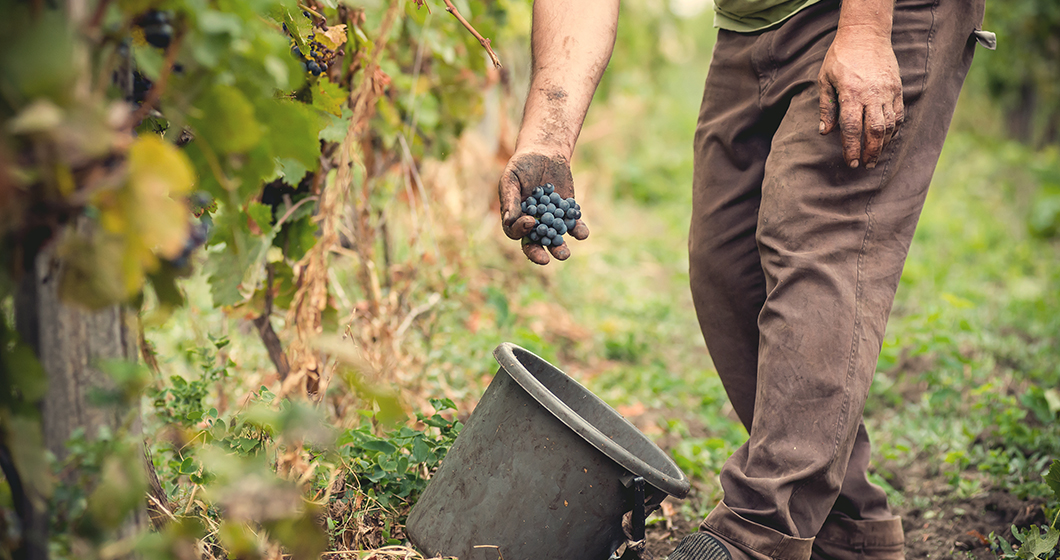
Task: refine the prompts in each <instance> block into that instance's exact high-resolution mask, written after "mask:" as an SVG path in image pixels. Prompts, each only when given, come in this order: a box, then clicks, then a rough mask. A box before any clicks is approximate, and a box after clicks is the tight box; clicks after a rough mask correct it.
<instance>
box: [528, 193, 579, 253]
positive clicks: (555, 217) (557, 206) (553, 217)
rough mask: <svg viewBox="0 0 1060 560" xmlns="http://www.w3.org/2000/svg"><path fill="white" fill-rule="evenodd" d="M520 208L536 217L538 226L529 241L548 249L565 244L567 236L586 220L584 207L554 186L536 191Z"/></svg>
mask: <svg viewBox="0 0 1060 560" xmlns="http://www.w3.org/2000/svg"><path fill="white" fill-rule="evenodd" d="M519 208H520V210H522V211H523V214H526V215H528V216H533V217H534V227H533V228H531V229H530V233H528V234H527V235H526V236H525V238H526V239H529V241H530V243H536V244H538V245H542V246H544V247H549V246H554V247H558V246H560V245H563V244H564V243H565V241H564V239H563V236H564V235H565V234H566V233H567V232H568V231H570V230H572V229H574V224H575V223H577V221H578V220H579V219H581V217H582V207H581V206H580V205H579V204H578V203H577V202H575V201H574V197H573V196H572V197H570V198H563V197H562V196H560V195H559V193H557V192H556V187H555V185H553V184H552V183H546V184H544V185H543V186H540V187H537V188H535V189H534V190H533V192H531V193H530V196H528V197H526V199H525V200H523V202H522V204H521V205H520V207H519Z"/></svg>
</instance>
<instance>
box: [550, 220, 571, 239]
mask: <svg viewBox="0 0 1060 560" xmlns="http://www.w3.org/2000/svg"><path fill="white" fill-rule="evenodd" d="M552 227H554V228H556V233H558V234H560V235H563V234H564V233H567V225H566V224H564V223H563V222H561V221H559V220H556V223H555V224H553V225H552Z"/></svg>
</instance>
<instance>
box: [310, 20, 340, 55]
mask: <svg viewBox="0 0 1060 560" xmlns="http://www.w3.org/2000/svg"><path fill="white" fill-rule="evenodd" d="M316 40H317V41H318V42H319V43H320V44H321V45H324V47H325V48H328V49H331V50H333V51H335V50H338V48H339V47H341V46H342V45H344V44H346V25H345V24H343V25H335V26H332V27H329V28H328V29H327V31H323V32H320V31H317V33H316Z"/></svg>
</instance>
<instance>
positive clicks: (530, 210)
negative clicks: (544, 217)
mask: <svg viewBox="0 0 1060 560" xmlns="http://www.w3.org/2000/svg"><path fill="white" fill-rule="evenodd" d="M525 212H526V213H527V214H529V215H531V216H533V215H535V214H537V206H535V205H533V204H530V205H528V206H527V207H526V210H525Z"/></svg>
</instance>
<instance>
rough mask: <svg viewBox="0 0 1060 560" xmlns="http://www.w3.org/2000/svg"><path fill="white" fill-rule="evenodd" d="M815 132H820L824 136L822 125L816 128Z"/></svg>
mask: <svg viewBox="0 0 1060 560" xmlns="http://www.w3.org/2000/svg"><path fill="white" fill-rule="evenodd" d="M817 131H818V132H820V133H821V134H824V123H821V124H820V125H818V126H817Z"/></svg>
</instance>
